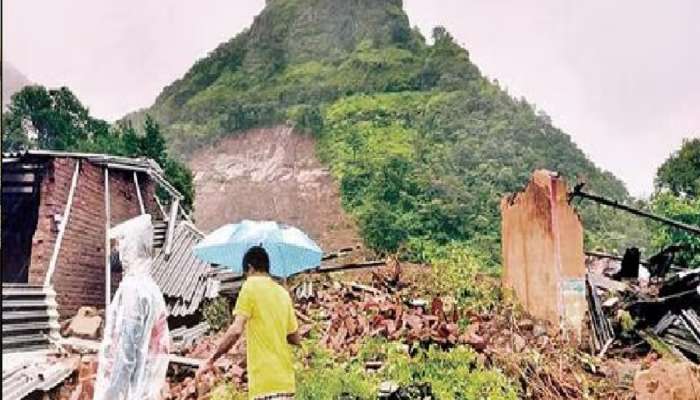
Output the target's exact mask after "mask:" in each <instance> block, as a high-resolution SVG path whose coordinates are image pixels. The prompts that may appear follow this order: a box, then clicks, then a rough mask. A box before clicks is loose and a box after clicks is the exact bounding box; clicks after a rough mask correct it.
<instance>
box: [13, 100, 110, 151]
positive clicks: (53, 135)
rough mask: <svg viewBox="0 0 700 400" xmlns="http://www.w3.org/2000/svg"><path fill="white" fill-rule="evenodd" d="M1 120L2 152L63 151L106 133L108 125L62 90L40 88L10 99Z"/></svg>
mask: <svg viewBox="0 0 700 400" xmlns="http://www.w3.org/2000/svg"><path fill="white" fill-rule="evenodd" d="M3 119H4V124H3V126H4V134H5V137H4V138H5V140H3V150H13V149H18V148H21V147H39V148H51V149H57V150H66V149H70V148H75V147H76V146H77V145H78V143H79V142H81V141H85V140H88V139H89V138H92V137H93V136H95V135H105V134H107V131H108V124H106V123H104V121H99V120H96V119H94V118H92V117H90V115H89V112H88V110H87V109H86V108H85V107H84V106H83V105H82V104H81V103H80V101H79V100H78V99H77V98H76V97H75V95H74V94H73V93H72V92H71V91H70V90H69V89H68V88H65V87H62V88H60V89H51V90H47V89H46V88H45V87H43V86H26V87H24V88H23V89H22V90H20V91H19V92H17V93H15V94H14V95H13V96H12V100H11V102H10V105H9V107H8V112H7V113H6V114H5V115H4V117H3ZM26 132H30V133H31V134H32V135H27V134H26ZM32 136H35V137H32Z"/></svg>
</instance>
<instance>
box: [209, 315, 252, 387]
mask: <svg viewBox="0 0 700 400" xmlns="http://www.w3.org/2000/svg"><path fill="white" fill-rule="evenodd" d="M247 320H248V318H247V317H245V316H244V315H236V318H235V319H234V320H233V324H231V326H229V328H228V330H226V333H225V334H224V337H223V338H222V339H221V342H219V345H218V346H217V348H216V351H214V354H212V355H211V356H210V357H209V358H208V359H207V360H206V361H205V362H204V364H202V366H201V367H199V370H198V371H197V376H199V375H201V374H203V373H204V372H206V371H208V370H210V369H211V368H212V367H213V366H214V362H216V360H218V359H219V357H221V356H222V355H224V354H226V353H227V352H228V351H229V350H230V349H231V346H233V345H234V344H235V343H236V341H237V340H238V338H239V337H240V336H241V334H242V333H243V329H245V323H246V321H247Z"/></svg>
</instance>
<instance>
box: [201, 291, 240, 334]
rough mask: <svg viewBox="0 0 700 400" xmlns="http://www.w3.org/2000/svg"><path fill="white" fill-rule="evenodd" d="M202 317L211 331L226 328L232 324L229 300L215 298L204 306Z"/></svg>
mask: <svg viewBox="0 0 700 400" xmlns="http://www.w3.org/2000/svg"><path fill="white" fill-rule="evenodd" d="M202 316H203V317H204V320H205V321H207V323H208V324H209V326H210V327H211V329H212V330H213V331H220V330H223V329H226V328H228V327H229V325H231V324H232V323H233V313H232V310H231V304H230V300H229V299H227V298H225V297H216V298H215V299H214V300H212V301H210V302H209V303H207V304H206V305H205V306H204V308H203V309H202Z"/></svg>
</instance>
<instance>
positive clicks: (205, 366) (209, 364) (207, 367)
mask: <svg viewBox="0 0 700 400" xmlns="http://www.w3.org/2000/svg"><path fill="white" fill-rule="evenodd" d="M212 369H214V360H212V359H211V358H207V359H206V361H204V363H202V365H200V366H199V368H197V373H196V374H195V375H194V379H195V380H200V379H202V377H203V376H204V375H205V374H206V373H207V372H209V371H211V370H212Z"/></svg>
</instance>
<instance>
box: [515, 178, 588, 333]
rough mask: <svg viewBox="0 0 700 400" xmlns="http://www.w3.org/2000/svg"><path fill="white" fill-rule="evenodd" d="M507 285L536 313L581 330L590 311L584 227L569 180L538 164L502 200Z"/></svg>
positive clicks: (568, 327) (529, 310) (562, 325)
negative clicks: (570, 199)
mask: <svg viewBox="0 0 700 400" xmlns="http://www.w3.org/2000/svg"><path fill="white" fill-rule="evenodd" d="M501 216H502V221H501V223H502V226H501V229H502V232H501V235H502V238H501V240H502V250H503V268H504V269H503V285H504V287H506V288H510V289H512V290H513V292H514V293H515V295H516V297H517V298H518V300H519V301H520V302H521V304H522V305H523V307H524V308H525V309H526V310H527V311H528V312H529V313H530V314H532V315H533V316H534V317H537V318H541V319H544V320H547V321H550V322H551V323H552V324H553V325H554V326H555V327H565V328H566V329H567V330H570V331H573V332H575V333H580V329H581V326H582V322H583V320H584V317H585V312H586V298H585V284H584V282H585V274H586V269H585V264H584V252H583V228H582V226H581V221H580V219H579V216H578V214H577V213H576V211H575V210H574V209H573V208H572V207H571V206H570V205H569V204H568V202H567V185H566V181H564V179H562V178H559V177H557V176H556V174H554V173H552V172H550V171H546V170H538V171H535V173H534V174H533V176H532V178H531V180H530V182H529V183H528V185H527V187H526V188H525V190H524V191H522V192H520V193H516V194H513V195H509V196H506V197H505V198H503V200H502V201H501Z"/></svg>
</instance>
